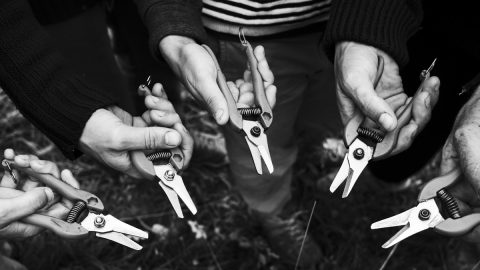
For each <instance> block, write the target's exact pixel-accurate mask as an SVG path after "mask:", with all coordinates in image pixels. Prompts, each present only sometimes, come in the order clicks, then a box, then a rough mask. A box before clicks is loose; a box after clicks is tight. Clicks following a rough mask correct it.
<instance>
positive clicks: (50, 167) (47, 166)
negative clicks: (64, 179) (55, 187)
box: [30, 160, 60, 178]
mask: <svg viewBox="0 0 480 270" xmlns="http://www.w3.org/2000/svg"><path fill="white" fill-rule="evenodd" d="M30 168H32V170H34V171H35V172H37V173H40V174H51V175H53V176H55V177H56V178H60V170H59V169H58V166H57V164H55V163H54V162H51V161H47V160H32V161H31V162H30Z"/></svg>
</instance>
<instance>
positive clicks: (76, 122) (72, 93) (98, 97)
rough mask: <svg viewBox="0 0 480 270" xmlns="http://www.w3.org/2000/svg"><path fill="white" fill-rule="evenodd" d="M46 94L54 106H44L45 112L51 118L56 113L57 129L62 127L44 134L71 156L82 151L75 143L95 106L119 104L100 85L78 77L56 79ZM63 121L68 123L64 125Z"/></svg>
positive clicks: (65, 153) (67, 155)
mask: <svg viewBox="0 0 480 270" xmlns="http://www.w3.org/2000/svg"><path fill="white" fill-rule="evenodd" d="M45 94H46V95H45V98H46V99H47V100H49V101H50V103H51V104H55V107H51V106H45V107H44V110H45V113H46V114H47V115H51V117H55V115H57V119H58V120H59V122H58V123H57V124H58V126H57V127H56V128H58V129H62V130H52V131H50V132H49V133H47V134H52V135H53V136H52V141H54V143H55V144H56V145H57V146H58V147H59V148H60V149H61V150H62V152H63V154H64V155H65V156H66V157H67V158H70V159H74V158H76V157H78V156H79V155H80V154H81V152H80V150H79V148H78V143H79V141H80V137H81V135H82V133H83V129H84V128H85V124H86V123H87V121H88V120H89V119H90V117H91V116H92V114H93V113H94V112H95V111H96V110H98V109H101V108H106V107H108V106H111V105H114V104H117V103H118V101H117V100H116V99H115V97H112V96H110V95H109V94H107V93H106V92H105V91H102V90H101V89H100V88H96V87H93V86H91V85H88V84H87V83H86V82H84V81H83V80H81V79H80V78H78V77H73V78H70V79H69V80H67V81H62V82H59V83H58V85H56V87H55V88H54V89H52V91H48V92H46V93H45ZM64 123H69V124H67V126H65V124H64ZM52 124H53V123H52ZM66 128H67V129H66ZM56 137H58V140H57V141H55V138H56Z"/></svg>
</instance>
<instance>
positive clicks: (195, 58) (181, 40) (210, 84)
mask: <svg viewBox="0 0 480 270" xmlns="http://www.w3.org/2000/svg"><path fill="white" fill-rule="evenodd" d="M159 47H160V51H161V52H162V55H163V57H164V59H165V60H166V61H167V63H168V64H169V65H170V67H171V68H172V69H173V71H174V72H175V74H176V75H177V76H178V77H179V78H180V79H181V80H182V82H183V83H184V85H185V86H186V88H187V89H188V90H189V92H190V93H191V94H192V95H193V96H194V97H195V98H196V99H197V100H200V101H201V102H203V103H205V104H206V105H207V107H208V109H209V110H210V112H211V113H212V115H213V116H214V118H215V120H216V122H217V123H218V124H219V125H224V124H226V123H227V122H228V119H229V115H228V107H227V101H226V99H225V97H224V96H223V94H222V92H221V90H220V88H219V86H218V84H217V81H216V80H217V68H216V66H215V63H214V62H213V59H212V57H211V56H210V54H209V53H208V52H207V51H206V50H205V49H204V48H203V47H202V46H200V45H199V44H197V43H195V41H194V40H192V39H190V38H186V37H181V36H173V35H172V36H167V37H165V38H163V39H162V41H160V44H159ZM254 54H255V57H256V58H257V61H258V69H259V72H260V75H261V76H262V78H263V80H264V83H265V91H266V94H267V99H268V101H269V102H270V104H271V106H272V107H273V104H274V103H275V95H276V87H275V86H274V85H273V81H274V76H273V73H272V71H271V70H270V68H269V66H268V63H267V61H266V58H265V50H264V48H263V47H262V46H257V47H256V48H255V50H254ZM247 70H248V69H247ZM251 80H252V79H251V74H250V73H249V71H246V72H245V73H244V77H243V79H239V80H237V81H236V83H235V84H234V83H233V82H227V85H228V86H229V89H230V90H231V91H232V94H233V96H234V98H235V99H236V101H237V102H239V103H245V104H244V105H247V104H249V105H251V104H252V103H253V86H252V82H251Z"/></svg>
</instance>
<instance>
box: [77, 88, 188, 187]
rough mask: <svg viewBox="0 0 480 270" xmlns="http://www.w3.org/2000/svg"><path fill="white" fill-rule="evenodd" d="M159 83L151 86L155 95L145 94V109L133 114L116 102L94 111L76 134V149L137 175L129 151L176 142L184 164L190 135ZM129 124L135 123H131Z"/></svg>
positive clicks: (138, 174)
mask: <svg viewBox="0 0 480 270" xmlns="http://www.w3.org/2000/svg"><path fill="white" fill-rule="evenodd" d="M161 89H162V86H161V85H160V84H156V86H155V87H154V93H156V94H158V96H155V94H154V95H153V96H147V97H145V105H146V106H147V109H149V110H148V111H147V112H145V113H144V114H143V115H142V117H133V116H132V115H130V114H129V113H128V112H126V111H124V110H122V109H120V108H119V107H117V106H111V107H109V108H107V109H99V110H97V111H95V112H94V113H93V114H92V116H91V117H90V119H89V120H88V121H87V124H86V125H85V128H84V130H83V133H82V136H81V137H80V142H79V145H80V149H81V150H82V151H83V152H85V153H87V154H89V155H91V156H93V157H94V158H96V159H97V160H99V161H100V162H102V163H104V164H106V165H107V166H109V167H111V168H113V169H116V170H118V171H120V172H123V173H126V174H128V175H130V176H132V177H135V178H141V174H140V172H139V171H138V170H137V169H136V168H135V166H133V164H132V162H131V156H130V151H133V150H155V149H171V148H175V147H177V146H180V148H181V149H182V151H183V152H184V155H185V164H188V162H189V160H190V158H191V155H192V151H193V150H192V149H193V139H192V138H191V136H190V135H189V133H188V131H187V130H186V129H185V127H184V126H183V125H182V124H181V121H180V117H179V116H178V114H176V113H175V110H174V109H173V106H172V104H171V103H170V102H169V101H168V100H167V99H166V95H165V96H162V95H163V94H160V92H164V91H163V90H161ZM133 124H134V125H135V126H133Z"/></svg>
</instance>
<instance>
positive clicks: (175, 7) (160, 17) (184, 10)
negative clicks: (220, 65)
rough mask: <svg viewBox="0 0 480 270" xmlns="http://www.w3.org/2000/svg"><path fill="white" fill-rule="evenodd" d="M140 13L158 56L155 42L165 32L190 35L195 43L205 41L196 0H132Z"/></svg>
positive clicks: (205, 36) (157, 46)
mask: <svg viewBox="0 0 480 270" xmlns="http://www.w3.org/2000/svg"><path fill="white" fill-rule="evenodd" d="M134 1H135V3H136V5H137V7H138V11H139V13H140V17H141V18H142V20H143V22H144V24H145V26H146V27H147V29H148V33H149V44H150V49H151V50H152V53H153V55H154V56H155V57H156V58H157V59H160V58H161V52H160V50H159V44H160V41H161V40H162V39H164V38H165V37H166V36H169V35H176V36H183V37H188V38H191V39H192V40H195V41H196V42H198V43H208V37H207V33H206V31H205V28H204V27H203V25H202V20H201V8H202V1H199V0H134Z"/></svg>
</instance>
